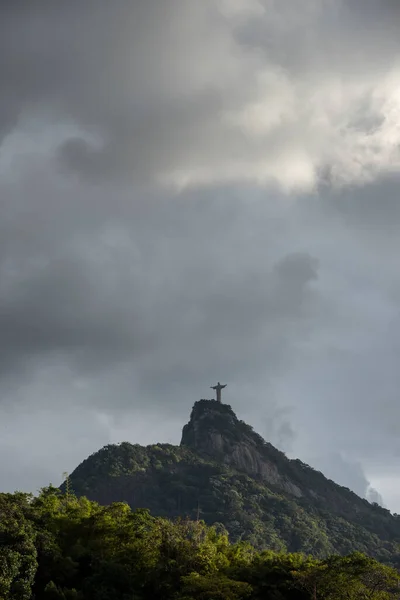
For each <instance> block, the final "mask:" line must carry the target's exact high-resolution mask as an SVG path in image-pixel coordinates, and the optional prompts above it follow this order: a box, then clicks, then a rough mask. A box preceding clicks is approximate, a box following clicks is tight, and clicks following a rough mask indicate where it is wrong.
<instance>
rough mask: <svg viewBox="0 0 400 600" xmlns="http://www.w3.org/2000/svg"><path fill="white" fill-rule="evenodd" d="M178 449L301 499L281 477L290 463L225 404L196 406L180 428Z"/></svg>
mask: <svg viewBox="0 0 400 600" xmlns="http://www.w3.org/2000/svg"><path fill="white" fill-rule="evenodd" d="M181 446H186V447H188V448H190V449H191V450H194V451H195V452H196V453H197V454H200V455H203V456H207V457H211V458H212V459H214V460H217V461H218V462H220V463H223V464H225V465H229V466H231V467H233V468H235V469H237V470H239V471H243V472H245V473H247V474H248V475H251V476H253V477H258V478H260V479H262V480H264V481H267V482H269V483H270V484H273V485H275V486H277V487H280V488H281V489H283V490H285V491H286V492H289V493H290V494H293V495H294V496H296V497H300V496H302V495H303V494H302V491H301V490H300V488H299V487H298V486H297V485H295V484H294V483H293V482H291V481H290V480H289V479H288V477H287V475H286V473H284V470H285V468H284V467H285V466H286V464H289V463H290V461H289V460H288V459H287V458H286V457H285V455H284V454H283V453H282V452H279V450H277V449H276V448H274V447H273V446H271V444H269V443H267V442H265V441H264V440H263V438H262V437H261V436H260V435H258V434H257V433H256V432H255V431H253V428H252V427H251V426H250V425H248V424H247V423H245V422H244V421H240V420H239V419H238V418H237V416H236V415H235V413H234V411H233V410H232V408H231V407H230V406H229V405H228V404H222V403H221V402H217V401H216V400H200V401H199V402H196V403H195V405H194V406H193V409H192V413H191V415H190V420H189V423H187V424H186V425H185V426H184V428H183V431H182V440H181ZM282 467H283V468H282Z"/></svg>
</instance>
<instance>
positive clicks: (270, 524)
mask: <svg viewBox="0 0 400 600" xmlns="http://www.w3.org/2000/svg"><path fill="white" fill-rule="evenodd" d="M195 430H196V431H195ZM210 432H211V433H212V432H218V434H219V435H220V437H221V438H223V439H224V443H226V444H231V443H232V444H242V446H243V445H244V446H245V447H246V448H249V449H250V450H251V451H252V452H257V453H258V455H259V456H260V457H261V459H262V460H264V461H266V463H268V464H272V465H275V466H276V467H277V469H278V470H279V472H280V473H281V474H282V476H283V477H284V478H285V479H287V480H288V481H290V482H292V483H294V484H296V485H297V486H298V487H299V488H301V490H302V492H303V495H302V496H301V497H299V498H298V497H295V496H293V495H291V494H289V493H287V492H285V490H283V489H281V488H279V486H277V485H273V484H271V483H269V482H267V481H265V480H264V479H262V478H261V477H258V476H256V475H254V474H249V473H248V472H246V471H244V470H241V469H238V468H237V467H235V466H234V465H232V464H226V463H225V462H224V460H223V459H224V458H226V457H223V456H221V455H219V454H218V452H217V451H211V452H210V451H206V450H207V448H205V449H204V451H203V448H201V447H200V448H199V447H198V446H196V444H197V443H198V441H199V440H198V439H197V441H196V439H195V438H196V435H197V436H200V438H199V439H200V442H202V441H204V440H206V441H207V436H209V435H210ZM195 434H196V435H195ZM188 440H189V444H190V445H191V447H189V446H188V445H185V444H183V445H181V446H179V447H177V446H172V445H169V444H157V445H152V446H148V447H142V446H139V445H132V444H129V443H127V442H124V443H122V444H119V445H109V446H106V447H105V448H103V449H102V450H100V451H99V452H97V453H95V454H93V455H92V456H90V457H89V458H88V459H86V460H85V461H83V462H82V463H81V465H79V467H78V468H77V469H76V470H75V471H74V473H72V475H71V478H70V481H71V484H72V487H73V489H74V491H75V493H76V494H77V495H78V496H80V495H84V496H87V497H88V498H90V499H92V500H95V501H98V502H99V503H100V504H109V503H111V502H114V501H125V502H127V503H128V504H129V505H130V506H131V507H132V508H134V509H135V508H148V509H150V511H151V512H152V514H154V515H157V516H161V517H165V518H171V519H175V518H177V517H183V518H186V517H187V518H190V519H196V518H197V516H199V517H200V518H201V519H203V520H204V521H205V522H206V523H207V524H208V525H214V524H215V525H216V527H217V528H219V529H221V528H225V529H226V530H227V531H228V532H229V536H230V539H231V540H232V541H234V542H237V541H241V540H246V541H248V542H249V543H251V544H252V545H253V546H254V547H256V548H257V549H265V548H268V549H270V550H273V551H277V552H280V551H288V552H304V553H306V554H312V555H313V556H315V557H318V558H325V557H327V556H329V555H332V554H341V555H346V554H349V553H351V552H354V551H360V552H363V553H365V554H368V555H370V556H372V557H374V558H377V559H378V560H380V561H382V562H384V563H387V564H391V565H395V566H398V565H399V564H400V554H399V547H398V543H399V541H400V518H399V517H397V516H396V515H391V514H390V512H389V511H388V510H386V509H383V508H381V507H379V506H378V505H372V504H370V503H369V502H368V501H367V500H364V499H361V498H359V497H358V496H356V494H354V493H353V492H351V491H350V490H348V489H347V488H343V487H341V486H338V485H336V484H335V483H334V482H332V481H330V480H328V479H326V478H325V477H324V476H323V475H322V473H319V472H317V471H315V470H313V469H312V468H311V467H309V466H307V465H305V464H304V463H302V462H301V461H297V460H295V461H293V460H289V459H287V458H286V456H285V455H284V454H283V453H282V452H280V451H279V450H277V449H276V448H274V447H273V446H271V444H268V443H267V442H264V440H263V439H262V438H261V437H260V436H259V435H258V434H256V433H255V432H254V431H253V430H252V428H251V427H250V426H249V425H247V424H246V423H243V422H242V421H239V420H238V419H237V418H236V415H235V414H234V413H233V411H232V409H231V408H230V407H229V406H227V405H224V404H219V405H217V403H216V402H215V401H200V402H198V403H196V404H195V407H194V409H193V411H192V416H191V420H190V423H189V424H188V425H186V426H185V428H184V432H183V441H185V443H186V444H187V443H188ZM229 447H230V448H231V447H234V446H229ZM211 450H212V449H211ZM250 450H249V451H250ZM228 458H229V457H228ZM261 459H260V460H261Z"/></svg>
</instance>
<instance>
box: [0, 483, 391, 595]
mask: <svg viewBox="0 0 400 600" xmlns="http://www.w3.org/2000/svg"><path fill="white" fill-rule="evenodd" d="M0 516H1V519H0V598H1V599H2V600H242V599H243V600H244V599H248V600H261V599H262V600H265V599H266V598H269V599H271V600H286V599H287V600H308V599H311V598H312V599H313V600H315V599H321V600H322V599H326V600H328V599H331V600H336V599H337V600H341V599H343V598H346V599H347V600H356V599H359V598H365V599H368V600H389V599H390V598H397V597H398V587H399V584H400V577H399V574H398V573H397V571H395V570H394V569H392V568H391V567H387V566H383V565H382V564H379V563H378V562H376V561H375V560H374V559H372V558H368V557H366V556H365V555H362V554H359V553H355V554H352V555H350V556H347V557H340V556H330V557H327V558H326V559H323V560H317V559H312V558H309V557H306V556H305V555H302V554H286V553H276V552H272V551H263V552H257V551H256V550H255V549H254V548H252V547H251V546H250V545H248V544H246V543H238V544H231V543H229V540H228V537H227V535H226V533H225V532H224V531H222V530H220V531H217V530H216V529H214V528H208V527H207V526H206V525H205V524H204V523H203V522H201V521H199V522H197V521H189V520H178V521H176V522H171V521H169V520H167V519H163V518H160V517H154V516H152V515H151V514H150V513H149V512H148V511H146V510H136V511H131V509H130V508H129V506H128V505H126V504H123V503H115V504H113V505H110V506H105V507H103V506H100V505H98V504H97V503H95V502H90V501H89V500H87V499H86V498H83V497H82V498H79V499H77V498H75V497H74V496H72V495H71V494H68V495H62V494H61V493H60V491H59V490H57V489H55V488H52V487H49V488H46V489H44V490H43V491H42V492H41V494H40V495H39V496H38V497H37V498H33V497H32V496H31V495H28V494H22V493H16V494H0Z"/></svg>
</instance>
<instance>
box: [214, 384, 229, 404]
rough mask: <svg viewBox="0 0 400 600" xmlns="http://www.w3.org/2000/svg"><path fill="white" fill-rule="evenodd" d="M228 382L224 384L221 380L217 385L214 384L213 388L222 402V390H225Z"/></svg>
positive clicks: (218, 400)
mask: <svg viewBox="0 0 400 600" xmlns="http://www.w3.org/2000/svg"><path fill="white" fill-rule="evenodd" d="M227 385H228V384H227V383H226V384H225V385H222V384H221V383H220V382H219V381H218V384H217V385H212V386H211V389H212V390H215V391H216V392H217V402H221V390H223V389H224V388H226V386H227Z"/></svg>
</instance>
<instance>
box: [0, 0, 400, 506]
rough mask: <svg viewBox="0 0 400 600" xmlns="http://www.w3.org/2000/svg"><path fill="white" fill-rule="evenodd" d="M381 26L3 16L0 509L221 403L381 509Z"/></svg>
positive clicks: (393, 473)
mask: <svg viewBox="0 0 400 600" xmlns="http://www.w3.org/2000/svg"><path fill="white" fill-rule="evenodd" d="M300 5H301V7H300ZM399 27H400V3H399V2H398V0H301V2H300V1H299V0H276V1H274V0H162V1H160V0H146V1H140V0H113V1H112V2H111V1H110V0H83V1H82V0H68V1H67V0H65V1H64V0H60V1H58V2H54V0H34V1H32V0H13V1H12V2H11V1H10V0H2V2H1V3H0V90H1V94H0V490H2V491H14V490H15V489H17V488H18V489H22V490H26V491H36V490H37V489H38V488H40V487H41V486H43V485H47V484H48V483H49V482H50V481H51V482H53V483H55V484H58V483H59V482H60V480H61V478H62V473H63V471H72V470H73V469H74V468H75V467H76V466H77V464H78V463H79V462H80V461H81V460H83V459H84V458H86V457H87V455H88V454H90V453H92V452H94V451H96V450H97V449H99V448H100V447H101V446H103V445H105V444H107V443H110V442H118V441H123V440H127V441H130V442H132V443H142V444H147V443H152V442H157V441H165V442H171V443H179V441H180V434H181V428H182V425H183V424H184V423H185V422H186V421H187V420H188V418H189V413H190V410H191V407H192V405H193V403H194V402H195V401H196V400H198V399H200V398H207V397H211V396H212V393H213V392H212V391H211V390H210V389H209V388H210V386H211V385H214V384H215V383H216V381H217V380H220V381H221V382H223V383H227V384H228V387H227V388H226V389H225V390H224V401H225V402H227V403H229V404H231V405H232V407H233V408H234V410H235V411H236V412H237V414H238V416H239V418H242V419H245V420H247V421H248V422H250V423H251V424H252V425H253V426H254V427H255V429H256V430H257V431H259V433H261V434H262V435H263V436H264V437H265V438H266V439H268V440H269V441H271V442H272V443H274V444H275V445H277V446H278V447H280V448H281V449H283V450H285V451H286V452H287V453H288V454H289V455H290V456H296V457H299V458H301V459H302V460H304V461H305V462H308V463H309V464H311V465H313V466H315V467H317V468H318V469H320V470H323V471H324V473H326V474H327V475H328V476H330V477H332V478H334V479H335V480H336V481H338V482H339V483H342V484H343V485H346V486H348V487H351V488H352V489H354V490H355V491H356V492H357V493H358V494H360V495H367V497H369V498H370V499H371V500H378V501H381V497H382V498H383V502H384V504H385V505H386V506H388V507H389V508H391V509H392V510H393V511H398V512H400V472H399V468H398V464H399V460H400V436H399V429H400V374H398V373H399V362H400V318H399V308H400V264H399V262H400V236H399V228H400V194H399V190H400V150H399V149H400V37H399V35H398V31H399ZM379 494H380V495H379Z"/></svg>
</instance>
